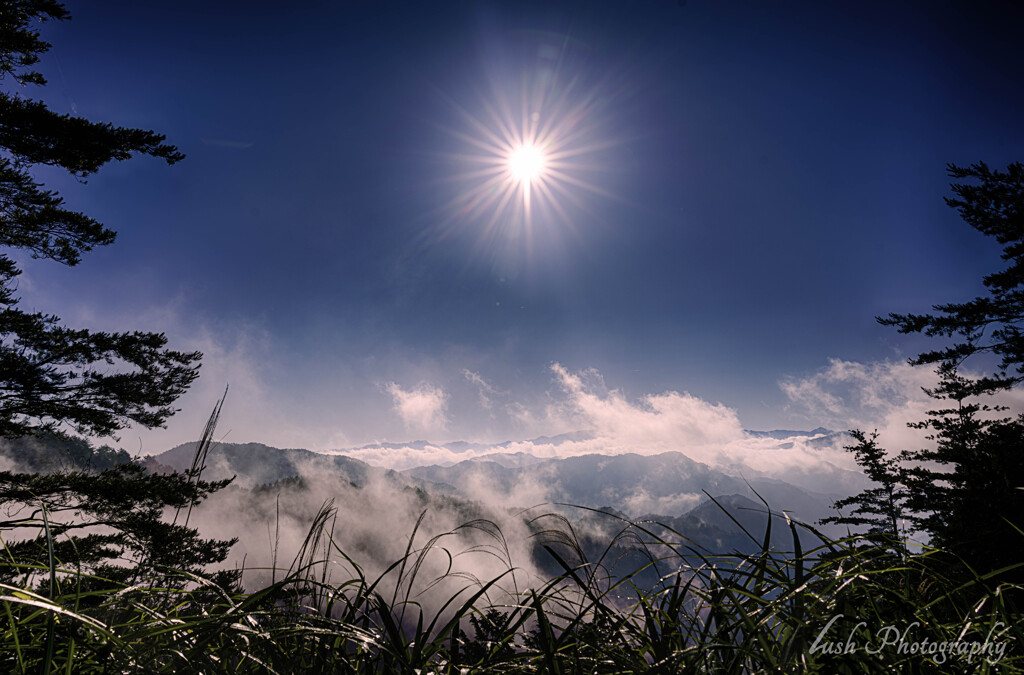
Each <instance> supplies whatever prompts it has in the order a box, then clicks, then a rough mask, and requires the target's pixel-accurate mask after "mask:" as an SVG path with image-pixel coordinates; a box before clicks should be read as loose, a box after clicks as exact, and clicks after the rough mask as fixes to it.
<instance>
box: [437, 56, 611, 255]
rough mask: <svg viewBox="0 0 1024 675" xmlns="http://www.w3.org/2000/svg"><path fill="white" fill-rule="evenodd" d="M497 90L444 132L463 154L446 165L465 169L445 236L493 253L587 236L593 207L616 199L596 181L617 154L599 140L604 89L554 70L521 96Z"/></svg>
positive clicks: (455, 179) (456, 179) (532, 81)
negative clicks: (452, 232) (469, 239)
mask: <svg viewBox="0 0 1024 675" xmlns="http://www.w3.org/2000/svg"><path fill="white" fill-rule="evenodd" d="M491 85H492V86H491V95H490V96H489V97H488V98H487V100H483V101H480V102H479V103H477V104H476V105H475V106H472V107H467V106H466V105H462V104H459V103H455V102H452V105H453V107H454V109H455V111H456V113H457V118H456V121H455V124H454V125H451V124H449V125H446V126H445V131H446V132H447V133H448V134H450V136H451V137H452V139H453V141H454V142H455V143H454V144H455V145H462V146H463V149H462V151H461V152H456V153H451V154H449V155H448V156H449V157H450V159H452V160H454V166H455V167H457V169H456V171H455V172H454V173H453V174H452V175H450V177H449V178H450V183H451V185H453V186H454V188H455V191H454V193H453V196H452V197H451V199H450V201H449V202H448V205H447V206H446V207H445V211H446V213H445V214H444V217H445V226H446V228H449V229H450V228H458V229H459V230H460V231H466V232H467V233H469V234H470V235H471V236H476V237H478V238H479V243H480V244H481V245H482V246H483V247H485V248H492V249H495V250H497V249H499V248H502V247H504V248H506V249H507V248H509V247H510V246H512V245H513V243H514V244H515V245H516V246H517V247H525V248H526V250H527V252H531V251H534V250H535V248H534V247H535V246H536V245H537V243H538V240H539V239H544V240H545V241H549V242H551V241H555V240H559V239H564V238H565V236H566V235H571V234H580V233H581V228H582V227H583V223H582V222H581V220H584V219H585V218H583V214H586V213H588V212H590V211H592V210H593V209H592V204H590V203H588V200H590V201H591V202H592V198H593V197H594V196H596V195H602V196H606V197H607V196H610V194H609V193H608V191H607V189H606V188H605V187H603V186H602V185H600V184H599V183H598V182H597V181H596V180H595V176H597V175H598V174H599V173H600V172H601V171H602V170H604V169H605V168H606V167H605V166H603V164H602V161H601V160H600V159H599V155H600V153H601V151H603V150H606V149H608V148H609V147H611V146H613V145H614V142H613V141H612V140H611V139H609V138H607V134H605V136H606V137H605V138H601V136H602V134H601V132H602V128H603V126H604V125H603V124H602V121H603V120H602V116H601V113H602V103H601V99H600V97H599V90H598V88H596V87H595V88H591V89H586V88H585V87H583V86H582V85H581V84H580V83H579V81H578V80H574V79H565V80H564V81H563V80H562V79H561V78H560V77H559V76H558V74H557V73H556V72H555V71H554V70H553V69H551V68H548V69H547V70H541V71H539V73H533V74H532V76H524V77H523V79H522V80H521V84H520V85H519V86H518V87H511V88H504V89H503V88H501V87H499V86H497V84H496V83H495V82H494V81H492V82H491ZM510 90H511V91H512V92H514V93H513V95H512V96H509V93H508V92H509V91H510ZM517 90H518V91H517ZM516 99H518V100H516ZM511 100H515V103H514V104H513V103H512V102H511Z"/></svg>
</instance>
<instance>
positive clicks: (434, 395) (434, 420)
mask: <svg viewBox="0 0 1024 675" xmlns="http://www.w3.org/2000/svg"><path fill="white" fill-rule="evenodd" d="M384 389H385V391H387V393H389V394H390V395H391V398H392V400H393V401H394V410H395V412H397V413H398V416H399V417H401V418H402V422H404V423H405V425H406V427H408V428H409V429H412V430H416V431H443V430H445V429H447V428H448V418H447V416H446V414H445V412H446V410H447V408H448V395H447V394H446V393H445V392H444V390H443V389H441V388H440V387H435V386H433V385H431V384H428V383H426V382H421V383H420V384H419V385H417V386H416V388H415V389H403V388H402V387H401V386H400V385H399V384H397V383H396V382H388V383H387V385H385V387H384Z"/></svg>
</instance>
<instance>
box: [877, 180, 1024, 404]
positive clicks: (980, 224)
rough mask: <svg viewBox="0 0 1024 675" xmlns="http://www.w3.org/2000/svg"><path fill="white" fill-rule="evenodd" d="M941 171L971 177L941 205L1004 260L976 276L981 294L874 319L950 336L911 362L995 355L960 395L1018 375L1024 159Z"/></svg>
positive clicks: (1021, 365)
mask: <svg viewBox="0 0 1024 675" xmlns="http://www.w3.org/2000/svg"><path fill="white" fill-rule="evenodd" d="M947 168H948V171H949V175H950V176H951V177H953V178H955V179H965V178H967V179H972V180H973V181H976V182H971V183H954V184H953V185H952V186H951V187H952V190H953V193H954V194H955V195H956V196H955V197H948V198H946V203H947V204H949V206H951V207H952V208H955V209H956V210H957V211H959V212H960V217H961V218H963V220H964V221H965V222H966V223H967V224H968V225H970V226H971V227H973V228H974V229H976V230H978V231H979V232H981V233H982V234H985V235H987V236H990V237H993V238H995V240H996V241H997V242H999V244H1000V245H1001V246H1002V247H1003V251H1002V254H1001V257H1002V259H1003V260H1004V261H1007V262H1008V263H1009V265H1008V266H1007V267H1006V268H1005V269H1003V270H1000V271H998V272H994V273H992V274H989V275H988V276H986V277H985V278H984V283H985V286H986V287H987V288H988V295H985V296H979V297H977V298H974V299H973V300H968V301H967V302H961V303H946V304H941V305H935V306H934V307H932V309H933V310H934V312H935V313H934V314H895V313H891V314H889V315H888V316H887V317H885V318H879V319H878V321H879V322H880V323H881V324H882V325H886V326H895V327H896V329H897V330H898V331H899V332H901V333H924V334H925V335H928V336H931V337H944V338H952V339H953V340H954V341H953V344H951V345H947V346H945V347H942V348H940V349H935V350H931V351H927V352H923V353H922V354H919V355H918V356H917V357H916V358H914V359H912V360H911V363H912V364H915V365H927V364H937V365H942V366H944V367H945V368H946V369H947V370H951V369H956V368H957V367H958V366H960V365H961V364H962V363H963V362H964V361H965V360H966V359H967V358H969V357H971V356H974V355H976V354H982V353H990V354H994V355H995V356H996V357H998V359H999V363H998V366H997V367H998V370H997V372H995V373H993V374H992V375H990V376H988V377H985V378H982V379H979V380H975V381H973V382H970V383H958V384H963V385H965V386H968V387H969V389H968V390H967V393H982V392H985V391H992V390H996V389H1008V388H1010V387H1012V386H1014V385H1015V384H1017V383H1019V382H1021V381H1022V380H1024V334H1022V332H1021V327H1022V324H1024V164H1021V163H1020V162H1016V163H1014V164H1011V165H1010V166H1009V167H1007V169H1006V171H993V170H992V169H990V168H989V167H988V166H987V165H986V164H985V163H984V162H981V163H978V164H972V165H971V166H969V167H959V166H955V165H953V164H950V165H949V166H948V167H947Z"/></svg>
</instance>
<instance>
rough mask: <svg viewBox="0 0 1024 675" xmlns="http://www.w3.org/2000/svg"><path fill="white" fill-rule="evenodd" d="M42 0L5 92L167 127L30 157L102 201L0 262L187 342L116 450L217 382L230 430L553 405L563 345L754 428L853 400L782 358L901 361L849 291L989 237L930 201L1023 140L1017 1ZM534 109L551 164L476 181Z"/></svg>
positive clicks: (160, 443) (951, 276) (969, 292)
mask: <svg viewBox="0 0 1024 675" xmlns="http://www.w3.org/2000/svg"><path fill="white" fill-rule="evenodd" d="M69 9H70V10H71V11H72V20H71V21H69V22H63V23H60V24H48V25H46V26H45V27H44V31H43V34H44V37H45V38H46V39H48V40H49V41H51V42H52V43H53V45H54V47H53V49H52V51H51V52H50V53H49V54H48V55H47V56H45V57H44V59H43V62H42V64H41V65H42V70H43V72H44V73H45V74H46V75H47V77H48V79H49V85H48V86H47V87H45V88H44V89H40V90H36V91H26V92H25V93H26V94H27V95H33V96H37V97H41V98H43V99H45V100H46V101H47V102H48V103H49V104H50V105H51V106H52V107H53V108H54V109H56V110H59V111H62V112H69V113H77V114H81V115H83V116H86V117H88V118H89V119H93V120H99V121H109V122H113V123H117V124H122V125H131V126H139V127H143V128H151V129H155V130H158V131H160V132H161V133H164V134H166V135H167V137H168V140H169V141H170V142H172V143H174V144H176V145H177V146H178V147H179V148H180V149H181V150H182V151H183V152H185V153H186V155H187V159H186V160H185V161H183V162H181V163H180V164H178V165H175V166H171V167H168V166H165V165H163V164H161V163H160V162H158V161H156V160H151V159H148V158H140V159H135V160H132V161H130V162H125V163H122V164H119V165H112V166H108V167H105V168H104V169H103V170H102V171H101V172H100V173H99V174H97V175H95V176H93V177H91V178H90V179H89V181H88V183H87V184H78V183H76V182H74V181H73V180H70V179H67V178H65V177H61V176H59V175H56V174H50V173H41V174H40V175H41V177H43V178H45V179H47V180H48V181H49V183H50V184H51V185H52V186H54V187H57V188H59V189H61V190H62V191H63V193H64V194H65V196H66V198H67V201H68V203H69V204H70V205H72V206H74V207H76V208H80V209H81V210H83V211H85V212H87V213H89V214H90V215H92V216H94V217H96V218H97V219H99V220H100V221H102V222H104V223H105V224H107V225H108V226H110V227H112V228H113V229H115V230H117V231H118V233H119V236H118V240H117V241H116V242H115V243H114V244H113V245H112V246H109V247H106V248H105V249H103V250H97V251H94V252H93V253H91V254H89V255H88V256H87V257H86V258H85V260H84V261H83V263H82V264H81V265H79V266H78V267H75V268H70V269H63V268H60V267H58V266H57V265H55V264H53V263H51V262H46V261H41V262H31V263H28V264H27V265H26V273H25V276H24V278H23V280H22V286H21V290H22V296H23V298H24V301H25V303H26V305H28V306H30V307H35V308H36V309H41V310H45V311H52V312H55V313H57V314H59V315H61V316H62V317H63V318H64V319H65V320H66V321H67V322H68V323H69V324H71V325H76V326H89V327H93V328H98V329H113V328H118V329H129V328H140V329H150V330H161V331H166V332H167V333H168V335H169V336H170V338H171V340H172V344H173V345H174V346H175V347H176V348H182V349H187V348H199V349H202V350H203V351H205V352H206V354H207V356H206V359H205V363H204V366H203V370H202V371H201V372H202V376H201V378H200V381H199V382H198V383H197V385H196V386H195V387H194V389H193V391H192V392H190V393H189V394H188V395H186V397H185V398H183V399H182V400H181V407H182V409H183V410H182V413H181V414H180V415H179V416H178V417H176V418H175V419H174V420H172V421H171V423H170V425H169V428H168V429H167V430H164V431H159V432H147V431H144V430H129V431H126V432H125V433H124V434H122V437H121V440H122V444H123V445H125V447H129V448H132V449H136V450H140V449H141V450H142V451H143V452H159V451H161V450H163V449H166V448H167V447H170V446H172V445H174V444H176V443H178V442H181V441H183V440H186V439H187V438H189V437H193V436H195V435H196V434H197V432H198V431H199V430H200V427H201V423H202V422H201V419H202V417H203V416H204V415H205V414H206V412H207V411H208V410H209V408H210V407H211V406H212V404H213V402H214V400H215V397H216V396H217V395H218V394H219V392H220V391H221V390H222V389H223V388H224V386H225V385H227V384H230V386H231V393H230V394H229V398H228V402H227V404H226V406H225V413H224V416H223V420H222V425H221V429H222V431H223V432H228V436H227V437H226V440H232V441H239V442H241V441H263V442H267V443H269V444H273V445H279V446H287V447H298V446H301V447H310V448H313V449H328V448H334V447H344V446H349V445H355V444H361V443H366V442H371V441H374V440H392V441H402V440H412V439H414V438H424V437H429V438H431V439H436V440H440V439H456V438H464V439H471V440H505V439H510V438H513V439H514V438H528V437H530V436H532V435H538V434H543V433H559V432H562V431H567V430H569V429H570V428H571V427H572V426H573V425H574V424H577V423H580V421H579V420H578V419H575V418H573V416H572V415H565V414H561V413H564V412H565V410H566V409H572V404H571V400H572V392H571V391H570V390H571V389H572V387H569V386H567V385H566V382H567V381H568V380H566V378H567V377H569V378H572V377H576V376H580V377H583V378H584V379H585V380H586V381H587V382H589V383H590V384H588V385H587V386H588V387H592V390H593V391H598V392H603V393H602V394H600V395H601V396H604V397H605V400H616V401H618V400H622V401H627V402H631V403H630V404H631V405H633V406H635V407H637V408H644V407H645V406H646V409H647V410H648V412H650V411H651V408H650V402H651V401H652V400H655V399H648V398H645V397H649V396H655V395H661V394H663V393H665V392H673V391H674V392H680V394H682V393H688V394H689V395H690V396H691V397H693V398H695V399H699V400H700V401H702V402H705V403H706V405H707V408H706V409H707V410H711V409H715V410H720V408H715V406H717V405H719V404H720V405H721V406H724V407H725V408H727V409H729V410H730V411H732V412H733V413H734V414H735V416H736V418H737V419H738V420H739V423H740V424H741V425H742V426H743V427H746V428H755V429H764V428H778V427H797V428H811V427H814V426H817V425H818V424H831V425H842V424H844V423H853V422H857V423H861V422H867V423H870V422H871V420H870V419H868V418H863V417H858V416H857V415H856V414H853V413H851V415H850V416H849V417H847V418H843V417H842V416H841V415H838V414H836V413H835V411H834V410H833V411H832V413H829V412H828V411H827V410H824V411H823V410H817V409H814V406H813V405H811V403H813V400H812V399H813V397H809V396H807V395H806V394H807V391H808V390H806V389H800V388H799V387H796V384H800V383H803V384H808V383H817V384H818V385H821V384H822V382H823V381H824V380H823V378H824V379H826V380H827V379H828V378H827V377H825V375H826V374H828V373H833V374H834V373H835V372H837V371H836V370H835V367H834V364H835V363H836V361H830V359H839V360H841V361H842V362H844V363H856V364H861V365H862V367H863V368H866V369H868V371H863V372H875V371H870V369H871V368H878V367H883V365H884V364H890V366H891V368H890V370H894V371H895V370H898V371H899V372H903V371H902V369H900V368H899V366H898V364H900V363H901V362H902V361H903V360H905V359H906V357H907V356H910V355H912V354H913V353H916V351H917V350H918V349H920V348H921V346H922V344H923V343H922V342H921V341H920V340H915V339H912V338H907V337H904V336H900V335H898V334H896V333H895V332H893V331H891V330H890V329H886V328H882V327H879V326H877V325H876V324H875V322H874V318H873V317H874V316H875V315H878V314H885V313H887V312H889V311H900V312H905V311H922V310H925V309H926V308H927V307H928V306H929V305H931V304H933V303H935V302H944V301H952V300H963V299H967V298H969V297H972V296H973V295H975V294H977V293H979V292H980V291H981V285H980V278H981V276H982V275H983V274H984V273H986V272H988V271H991V270H993V269H995V267H996V266H997V265H998V257H997V251H998V249H997V248H996V246H995V245H994V244H993V242H990V241H986V240H985V238H984V237H982V236H981V235H979V234H977V233H976V232H974V231H973V230H971V229H970V228H969V227H968V226H966V225H964V224H963V223H961V222H960V221H959V220H958V218H957V217H956V214H955V213H954V212H953V211H952V210H950V209H949V208H948V207H946V206H945V205H944V204H943V201H942V198H943V196H944V195H946V194H948V188H947V184H948V182H949V180H948V178H947V177H946V175H945V165H946V163H948V162H953V163H959V164H968V163H972V162H976V161H985V162H987V163H989V164H990V165H992V166H997V167H1001V166H1005V165H1006V164H1007V163H1009V162H1012V161H1017V160H1021V159H1022V158H1024V147H1022V146H1024V139H1022V134H1021V131H1020V120H1021V119H1024V94H1022V92H1024V86H1022V85H1024V82H1022V79H1024V76H1022V75H1021V73H1022V72H1024V70H1022V68H1021V66H1022V65H1024V64H1022V58H1021V50H1020V48H1019V46H1018V42H1019V40H1018V39H1017V38H1018V36H1019V29H1020V28H1021V26H1022V25H1024V21H1022V18H1024V17H1022V15H1021V11H1020V10H1019V9H1013V8H1012V7H1011V6H1010V4H1009V3H1005V5H1004V3H969V2H909V3H882V2H861V3H816V2H788V3H774V2H739V1H737V2H715V3H712V2H704V1H699V0H691V1H690V2H687V3H685V4H683V5H679V4H678V3H676V2H670V1H667V0H666V1H663V2H661V1H658V2H656V1H654V0H649V1H646V2H641V3H627V2H566V3H548V2H515V3H512V2H505V3H498V2H479V1H477V2H450V3H449V2H445V3H412V2H389V3H378V2H352V3H348V2H340V3H331V2H304V1H301V0H299V1H296V2H293V3H287V4H280V3H263V2H247V3H235V2H221V3H206V2H203V3H200V2H191V1H182V0H179V1H175V2H162V1H153V2H145V3H137V2H120V1H105V2H102V3H87V2H71V3H69ZM535 113H536V123H537V124H538V125H540V127H541V128H544V129H549V130H551V135H550V138H549V140H550V142H551V145H552V147H555V148H556V149H558V150H559V151H560V152H561V153H562V155H561V157H562V159H561V160H559V161H561V165H560V169H559V170H560V173H559V175H558V177H557V178H555V177H552V176H548V179H547V180H548V184H549V186H550V187H549V189H550V190H551V192H550V195H551V197H550V198H549V199H544V198H543V195H542V194H541V193H540V191H539V190H535V191H534V199H533V201H532V203H531V210H530V214H529V218H527V217H526V216H525V215H524V209H523V208H522V207H521V201H520V200H521V193H520V192H518V191H513V194H512V198H511V199H512V202H511V205H510V206H507V207H505V208H497V207H495V206H493V205H492V206H491V207H490V208H482V207H481V208H471V207H470V206H471V205H468V204H469V201H468V200H471V199H472V198H473V197H474V196H481V195H483V198H484V201H485V202H486V197H487V193H486V192H482V190H484V189H485V186H484V185H483V183H484V182H485V181H484V179H482V178H480V177H479V176H476V175H474V173H473V172H474V170H477V169H479V168H480V167H481V166H486V165H485V164H482V163H485V162H487V161H496V162H500V161H501V159H500V157H497V159H496V155H495V153H493V152H489V151H487V150H486V149H484V148H482V147H481V143H484V144H486V143H487V142H488V138H489V136H488V134H498V135H500V129H501V125H502V124H504V125H507V126H509V127H511V128H513V129H520V128H522V126H523V124H524V123H527V124H528V123H529V120H531V119H533V118H534V114H535ZM551 163H552V165H555V164H557V162H556V161H555V160H554V159H552V160H551ZM495 189H498V190H500V189H502V187H501V186H497V187H496V188H495ZM553 364H557V366H553ZM879 364H883V365H879ZM559 369H562V370H559ZM840 370H841V371H842V372H843V373H847V374H848V373H849V372H851V371H850V370H849V369H846V370H843V369H840ZM858 372H860V371H858ZM887 372H888V371H887ZM562 373H567V374H565V375H563V374H562ZM795 383H796V384H795ZM780 384H781V385H782V386H780ZM832 384H836V385H837V386H840V385H844V384H845V385H846V386H849V384H850V381H845V383H844V382H838V381H836V382H832ZM808 386H810V385H809V384H808ZM915 386H916V385H915ZM797 390H799V391H802V392H803V394H804V395H802V396H795V395H794V393H793V392H794V391H797ZM609 397H610V398H609ZM658 400H660V399H658ZM894 405H897V406H898V405H900V403H899V402H897V403H895V404H894ZM559 411H561V413H560V412H559ZM577 412H578V409H577Z"/></svg>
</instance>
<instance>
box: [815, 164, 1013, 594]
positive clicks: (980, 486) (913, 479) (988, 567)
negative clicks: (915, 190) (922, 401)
mask: <svg viewBox="0 0 1024 675" xmlns="http://www.w3.org/2000/svg"><path fill="white" fill-rule="evenodd" d="M948 168H949V175H950V176H951V177H953V178H956V179H971V181H972V182H970V183H963V184H960V183H957V184H953V185H952V190H953V193H954V194H955V195H956V196H955V197H954V198H948V199H947V200H946V201H947V203H948V204H949V206H951V207H953V208H955V209H957V210H958V211H959V213H960V215H961V217H962V218H963V219H964V221H966V222H967V223H968V224H969V225H971V226H972V227H973V228H975V229H976V230H978V231H979V232H982V233H983V234H986V235H988V236H991V237H994V238H995V239H996V241H998V242H999V243H1000V244H1001V245H1002V246H1003V251H1002V259H1003V260H1004V261H1006V262H1007V263H1008V266H1007V267H1006V268H1005V269H1003V270H1001V271H998V272H994V273H992V274H989V275H987V276H986V277H985V278H984V284H985V286H986V287H987V288H988V291H989V293H988V295H987V296H983V297H978V298H975V299H973V300H970V301H967V302H962V303H947V304H941V305H935V306H934V307H933V308H932V309H933V311H934V312H935V313H934V314H895V313H893V314H889V315H888V317H886V318H879V319H878V320H879V322H880V323H882V324H883V325H887V326H894V327H896V328H897V329H898V330H899V331H900V332H901V333H913V332H920V333H923V334H925V335H928V336H930V337H939V338H945V339H946V340H947V341H948V343H947V344H946V345H945V346H942V347H940V348H938V349H934V350H931V351H926V352H923V353H921V354H919V355H918V356H916V357H915V358H913V359H911V360H910V363H911V364H913V365H933V366H935V367H936V372H937V374H938V376H939V384H938V386H937V387H936V388H935V389H931V390H926V393H927V394H928V395H929V396H930V397H931V398H932V399H933V400H935V401H936V402H937V407H936V409H934V410H931V411H929V412H928V417H927V419H925V420H920V421H916V422H911V423H910V426H912V427H915V428H919V429H927V430H929V431H930V432H931V435H930V436H929V439H930V440H931V441H932V442H933V443H934V445H933V446H932V447H928V448H919V449H908V450H903V451H901V452H899V453H898V454H897V455H895V456H891V455H888V454H887V453H886V452H885V450H883V449H881V448H879V447H878V446H877V445H876V443H875V438H874V436H872V437H870V438H868V437H866V436H865V435H864V434H863V433H862V432H859V431H854V432H852V433H853V435H854V438H855V439H856V440H857V441H858V443H857V444H856V445H854V446H850V448H849V449H850V450H852V451H854V452H856V454H857V461H858V463H859V464H860V465H861V467H862V468H863V469H864V470H865V472H866V473H867V474H868V476H869V477H870V478H871V479H872V480H873V481H874V482H875V484H876V485H877V486H878V487H875V488H871V489H868V490H865V491H864V492H861V493H860V494H858V495H855V496H853V497H850V498H848V499H844V500H842V501H840V502H837V503H836V506H837V507H840V508H844V507H850V506H854V507H855V508H854V509H853V512H852V513H853V515H850V516H842V517H838V518H830V519H829V520H830V521H832V522H840V523H850V524H860V525H868V526H870V527H872V528H873V529H876V530H881V531H883V532H885V533H886V534H889V535H892V536H894V537H896V536H898V534H899V532H898V531H897V526H896V523H897V522H898V521H903V520H905V521H906V522H907V523H909V524H910V526H911V528H912V529H914V530H916V531H921V532H924V533H926V534H927V535H928V536H929V538H930V543H931V544H932V545H934V546H937V547H939V548H942V549H944V550H946V551H948V552H950V553H952V554H954V555H955V556H957V557H959V558H960V559H961V560H963V561H965V562H966V563H967V564H968V565H969V566H970V567H971V568H972V569H974V570H975V572H977V573H984V572H990V571H995V570H998V569H1000V568H1004V567H1007V566H1012V565H1015V564H1018V563H1024V532H1022V530H1024V415H1021V416H1020V417H1017V418H1010V417H1002V418H1000V417H999V415H1000V414H1001V413H1002V412H1005V410H1006V409H1005V408H1001V407H999V406H997V405H992V404H990V403H987V402H986V400H987V399H986V396H988V395H990V394H994V393H996V392H999V391H1004V390H1007V389H1010V388H1012V387H1013V386H1014V385H1016V384H1018V383H1020V382H1021V381H1024V335H1022V333H1021V326H1022V322H1024V165H1022V164H1020V163H1015V164H1011V165H1010V166H1009V167H1008V168H1007V170H1006V171H993V170H991V169H989V168H988V167H987V166H986V165H985V164H984V163H979V164H974V165H972V166H970V167H967V168H962V167H957V166H953V165H950V166H949V167H948ZM985 354H989V355H995V356H996V357H997V363H996V365H995V372H993V373H990V374H988V375H984V376H982V377H969V376H967V375H965V374H964V371H963V370H962V368H961V367H962V366H963V364H964V362H965V361H966V360H967V359H969V358H971V357H973V356H976V355H985ZM1014 574H1015V576H1016V577H1017V578H1024V568H1022V569H1017V570H1016V572H1015V573H1014Z"/></svg>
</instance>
